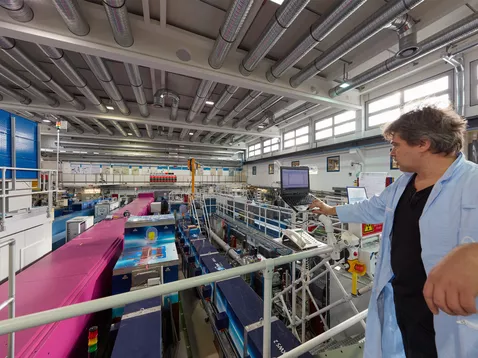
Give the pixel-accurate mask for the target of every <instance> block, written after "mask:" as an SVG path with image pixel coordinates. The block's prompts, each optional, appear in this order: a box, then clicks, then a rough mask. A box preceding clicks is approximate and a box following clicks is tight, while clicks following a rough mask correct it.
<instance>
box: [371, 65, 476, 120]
mask: <svg viewBox="0 0 478 358" xmlns="http://www.w3.org/2000/svg"><path fill="white" fill-rule="evenodd" d="M475 67H476V66H475ZM475 77H476V76H475ZM477 81H478V79H477ZM452 98H453V72H447V73H445V74H441V75H438V76H435V77H433V78H430V79H428V80H426V81H424V82H421V83H418V84H414V85H411V86H408V87H406V88H402V89H401V90H398V91H396V92H394V93H391V94H387V95H385V96H384V97H381V98H379V99H376V100H373V101H369V102H367V104H366V116H367V128H373V127H377V126H379V125H381V124H384V123H387V122H391V121H393V120H395V119H397V118H398V117H400V115H402V114H404V113H407V112H409V111H411V110H413V109H417V108H420V107H424V106H427V105H433V106H436V107H438V108H446V107H448V106H449V105H450V103H451V100H452ZM477 102H478V98H477Z"/></svg>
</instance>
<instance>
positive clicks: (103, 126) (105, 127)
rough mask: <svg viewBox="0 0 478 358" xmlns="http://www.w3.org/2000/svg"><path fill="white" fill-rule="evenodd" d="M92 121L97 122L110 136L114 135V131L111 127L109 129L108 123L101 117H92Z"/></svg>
mask: <svg viewBox="0 0 478 358" xmlns="http://www.w3.org/2000/svg"><path fill="white" fill-rule="evenodd" d="M90 121H92V122H93V123H94V124H96V125H97V126H98V127H99V128H101V129H103V130H104V131H105V132H106V133H108V134H109V135H110V136H112V135H114V133H113V131H112V130H111V129H109V128H108V127H107V126H106V125H104V124H103V123H102V122H101V121H100V120H99V119H96V118H93V117H90Z"/></svg>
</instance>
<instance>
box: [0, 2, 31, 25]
mask: <svg viewBox="0 0 478 358" xmlns="http://www.w3.org/2000/svg"><path fill="white" fill-rule="evenodd" d="M0 7H3V8H4V9H5V11H6V12H7V14H8V16H10V17H11V18H12V19H13V20H16V21H20V22H29V21H31V20H32V19H33V11H32V9H31V7H30V6H28V5H27V4H25V1H23V0H0Z"/></svg>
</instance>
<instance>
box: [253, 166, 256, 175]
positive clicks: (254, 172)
mask: <svg viewBox="0 0 478 358" xmlns="http://www.w3.org/2000/svg"><path fill="white" fill-rule="evenodd" d="M256 174H257V168H256V167H255V166H253V167H252V175H256Z"/></svg>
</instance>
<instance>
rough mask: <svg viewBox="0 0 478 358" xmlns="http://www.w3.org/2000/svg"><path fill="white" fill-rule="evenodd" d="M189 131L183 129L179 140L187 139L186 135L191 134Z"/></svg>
mask: <svg viewBox="0 0 478 358" xmlns="http://www.w3.org/2000/svg"><path fill="white" fill-rule="evenodd" d="M189 131H190V129H189V128H183V130H182V131H181V134H180V135H179V139H180V140H183V139H184V138H185V137H186V134H188V133H189Z"/></svg>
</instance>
